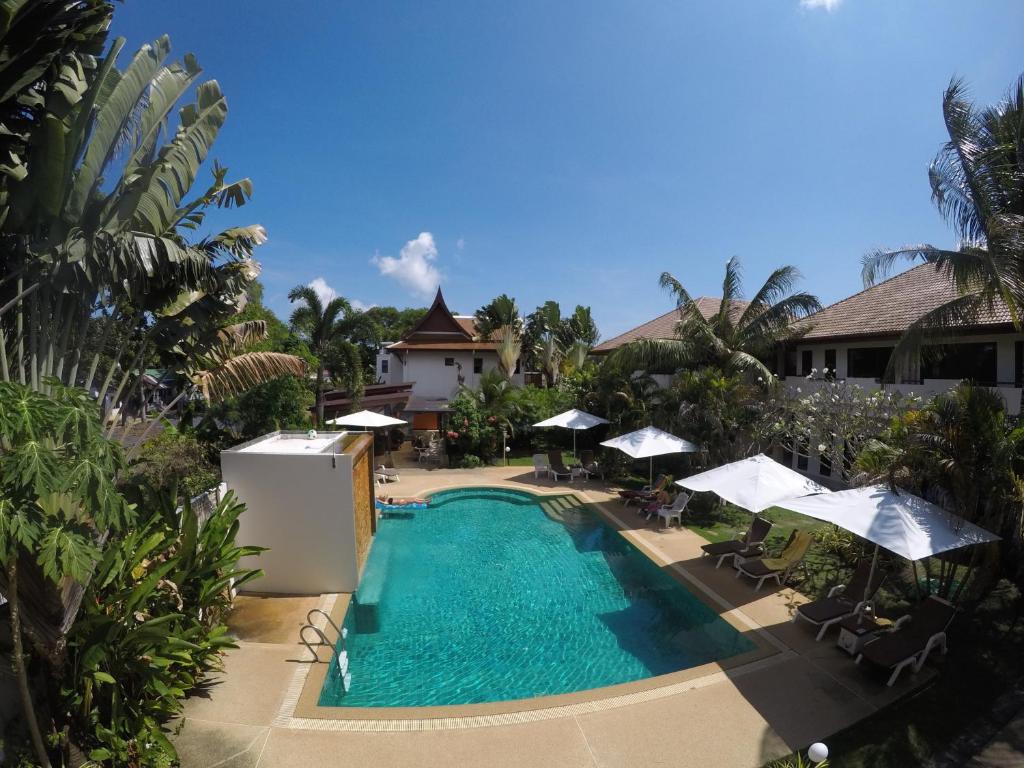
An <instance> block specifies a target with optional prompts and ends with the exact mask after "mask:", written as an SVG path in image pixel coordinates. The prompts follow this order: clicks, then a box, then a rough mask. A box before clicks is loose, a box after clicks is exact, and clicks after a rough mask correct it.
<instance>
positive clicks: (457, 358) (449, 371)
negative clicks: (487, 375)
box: [388, 349, 523, 399]
mask: <svg viewBox="0 0 1024 768" xmlns="http://www.w3.org/2000/svg"><path fill="white" fill-rule="evenodd" d="M447 357H450V358H453V359H454V362H455V363H459V364H461V365H462V376H463V378H464V383H465V385H466V386H467V387H476V386H477V385H479V383H480V377H481V375H482V374H478V373H474V372H473V359H474V358H477V357H478V358H481V359H482V360H483V361H484V363H483V371H484V372H487V371H490V370H493V369H495V368H497V367H498V355H497V353H496V352H494V351H493V350H490V349H487V350H477V351H475V352H474V351H471V350H439V349H429V350H426V349H425V350H417V349H409V350H402V351H396V352H394V353H392V355H391V360H392V363H391V366H390V368H391V376H390V378H389V379H388V383H389V384H401V383H405V382H410V381H413V382H416V385H415V386H414V387H413V394H414V395H416V396H417V397H422V398H427V399H436V398H451V397H454V396H455V395H456V394H457V393H458V391H459V368H458V366H457V365H450V366H449V365H445V364H444V361H445V358H447ZM512 382H513V383H514V384H517V385H521V384H522V383H523V374H522V373H517V374H515V375H513V376H512Z"/></svg>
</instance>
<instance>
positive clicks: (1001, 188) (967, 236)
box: [863, 77, 1024, 368]
mask: <svg viewBox="0 0 1024 768" xmlns="http://www.w3.org/2000/svg"><path fill="white" fill-rule="evenodd" d="M942 115H943V118H944V120H945V123H946V131H947V133H948V134H949V141H947V142H946V143H945V144H944V145H943V146H942V148H941V149H940V150H939V152H938V154H937V155H936V156H935V159H934V160H933V161H932V163H931V166H930V167H929V169H928V179H929V182H930V184H931V189H932V200H933V201H934V203H935V205H936V207H937V208H938V209H939V213H940V214H941V215H942V217H943V218H944V219H946V221H947V222H948V223H949V224H950V225H951V226H952V227H953V229H954V231H955V232H956V234H957V236H958V237H959V239H960V242H959V245H958V246H957V248H955V249H943V248H937V247H935V246H933V245H927V244H925V245H913V246H906V247H903V248H899V249H896V250H883V251H875V252H873V253H870V254H868V255H867V256H865V257H864V264H863V277H864V283H865V285H871V284H872V283H874V282H875V281H876V280H877V279H878V278H880V277H884V276H885V275H886V274H887V273H888V272H889V270H890V269H891V268H892V266H893V265H894V264H895V263H896V262H897V261H899V260H901V259H905V260H910V261H914V260H921V261H924V262H925V263H928V264H933V265H935V268H936V269H937V270H941V271H942V272H943V273H945V274H947V275H948V276H949V277H950V279H951V280H952V281H953V284H954V285H955V286H956V288H957V291H958V293H959V295H958V296H957V297H956V298H954V299H952V300H951V301H948V302H946V303H945V304H943V305H941V306H939V307H937V308H936V309H934V310H932V311H930V312H928V313H926V314H925V315H923V316H922V317H920V318H919V319H918V320H917V321H916V322H914V323H913V324H912V325H911V326H910V327H909V328H908V329H907V331H906V332H905V333H904V335H903V337H902V338H901V339H900V341H899V343H898V344H897V345H896V349H895V351H894V353H893V355H892V357H891V358H890V363H889V365H890V368H895V366H896V365H898V364H899V363H900V362H905V361H907V360H911V359H913V358H914V357H916V356H918V355H919V354H920V350H921V346H922V344H923V343H924V341H925V340H926V338H929V337H931V338H936V339H940V338H941V337H943V336H946V335H948V331H949V329H951V328H953V327H956V326H961V325H964V324H970V323H971V322H972V321H973V320H974V319H975V318H976V317H977V316H978V314H979V313H980V312H983V311H986V310H990V309H991V308H992V307H993V305H994V303H995V302H997V301H1001V302H1002V303H1004V304H1005V305H1006V306H1007V307H1008V308H1009V311H1010V315H1011V318H1012V319H1013V323H1014V325H1015V326H1016V327H1017V328H1018V329H1019V328H1020V327H1021V311H1022V307H1024V77H1021V78H1020V79H1019V80H1018V81H1017V84H1016V86H1015V87H1013V88H1012V89H1011V90H1010V92H1009V94H1008V95H1007V97H1006V100H1005V101H1004V102H1002V103H1000V104H997V105H995V106H991V107H987V108H985V109H981V110H979V109H977V108H976V107H975V106H974V105H973V104H971V103H970V102H969V101H968V100H967V89H966V87H965V85H964V83H963V81H961V80H959V79H954V80H953V81H952V82H951V83H950V84H949V87H948V88H947V89H946V92H945V94H944V95H943V99H942Z"/></svg>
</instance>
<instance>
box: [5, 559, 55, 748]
mask: <svg viewBox="0 0 1024 768" xmlns="http://www.w3.org/2000/svg"><path fill="white" fill-rule="evenodd" d="M7 584H8V595H7V597H8V601H9V603H10V607H11V639H12V640H13V642H14V674H15V677H16V678H17V680H18V694H19V695H20V697H21V708H22V710H23V712H24V713H25V724H26V726H28V733H29V736H30V737H31V739H32V747H33V748H34V749H35V752H36V758H37V759H38V760H39V765H41V766H42V767H43V768H50V757H49V755H48V754H47V753H46V744H45V743H44V742H43V734H42V733H41V732H40V731H39V721H38V720H36V711H35V708H34V707H33V706H32V692H31V691H30V690H29V686H28V670H27V669H26V667H25V648H24V644H23V642H22V637H21V605H20V601H19V599H18V557H17V554H13V555H12V556H11V559H10V563H9V564H8V566H7Z"/></svg>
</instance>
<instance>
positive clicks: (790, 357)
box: [782, 347, 796, 376]
mask: <svg viewBox="0 0 1024 768" xmlns="http://www.w3.org/2000/svg"><path fill="white" fill-rule="evenodd" d="M785 355H786V356H785V359H784V360H783V362H782V375H783V376H796V350H795V349H793V348H792V347H787V348H786V353H785Z"/></svg>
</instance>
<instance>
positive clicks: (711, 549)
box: [701, 517, 772, 568]
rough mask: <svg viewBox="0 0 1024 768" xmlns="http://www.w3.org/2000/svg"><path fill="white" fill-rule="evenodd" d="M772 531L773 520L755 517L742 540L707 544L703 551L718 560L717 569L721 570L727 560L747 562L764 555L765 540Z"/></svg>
mask: <svg viewBox="0 0 1024 768" xmlns="http://www.w3.org/2000/svg"><path fill="white" fill-rule="evenodd" d="M771 529H772V521H771V520H765V519H764V518H763V517H755V518H754V521H753V522H752V523H751V524H750V528H749V529H748V530H747V533H746V535H745V536H744V537H743V538H742V539H732V540H731V541H716V542H713V543H711V544H705V545H704V546H703V547H701V549H702V550H703V551H704V555H705V556H707V557H717V558H718V562H717V563H716V564H715V568H721V567H722V563H723V562H724V561H725V560H727V559H728V560H735V559H736V558H740V559H743V560H746V559H749V558H752V557H761V555H763V554H764V540H765V539H766V538H768V533H769V532H770V531H771Z"/></svg>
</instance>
